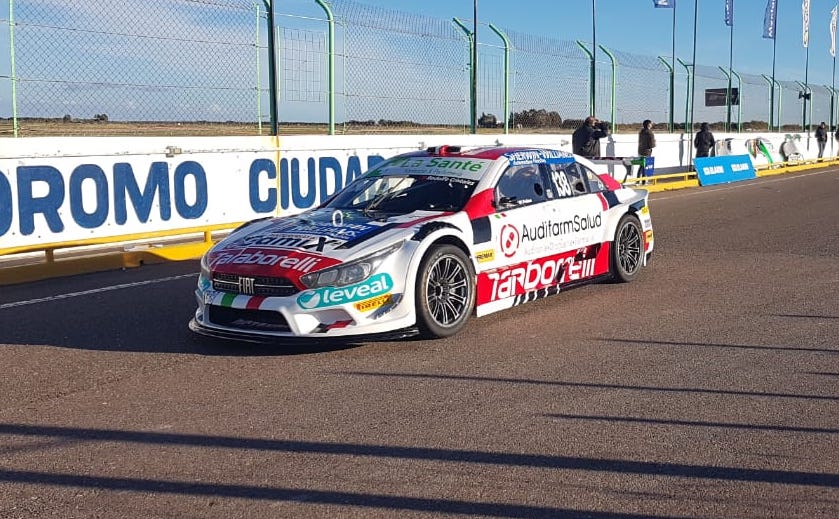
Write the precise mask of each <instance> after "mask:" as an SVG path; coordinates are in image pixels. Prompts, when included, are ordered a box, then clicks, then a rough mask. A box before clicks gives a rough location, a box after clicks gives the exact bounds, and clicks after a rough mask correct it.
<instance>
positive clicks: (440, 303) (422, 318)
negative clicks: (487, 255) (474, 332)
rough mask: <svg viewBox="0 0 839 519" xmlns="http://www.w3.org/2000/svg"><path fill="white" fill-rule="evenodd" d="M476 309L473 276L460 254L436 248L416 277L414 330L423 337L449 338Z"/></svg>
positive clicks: (449, 247)
mask: <svg viewBox="0 0 839 519" xmlns="http://www.w3.org/2000/svg"><path fill="white" fill-rule="evenodd" d="M474 307H475V276H474V275H473V274H472V265H471V264H470V262H469V258H468V257H467V256H466V254H464V252H463V251H462V250H460V249H459V248H457V247H455V246H454V245H435V246H433V247H431V249H430V250H429V251H428V252H427V253H426V254H425V257H423V259H422V262H421V263H420V267H419V271H418V273H417V286H416V309H417V327H418V328H419V331H420V333H421V334H422V335H423V337H426V338H429V339H436V338H440V337H450V336H452V335H454V334H456V333H457V332H458V331H460V329H461V328H463V326H464V325H465V324H466V321H467V320H468V319H469V316H470V315H471V314H472V310H473V309H474Z"/></svg>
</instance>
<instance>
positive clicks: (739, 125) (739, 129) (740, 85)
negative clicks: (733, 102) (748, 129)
mask: <svg viewBox="0 0 839 519" xmlns="http://www.w3.org/2000/svg"><path fill="white" fill-rule="evenodd" d="M731 73H732V74H734V77H736V78H737V91H738V92H739V93H740V94H739V99H738V101H737V133H743V78H741V77H740V74H738V73H737V71H736V70H732V71H731Z"/></svg>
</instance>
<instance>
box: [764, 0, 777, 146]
mask: <svg viewBox="0 0 839 519" xmlns="http://www.w3.org/2000/svg"><path fill="white" fill-rule="evenodd" d="M777 15H778V0H767V1H766V12H765V13H764V15H763V37H764V38H771V39H772V80H771V81H770V82H769V131H775V129H776V128H775V83H776V82H775V56H776V55H777V52H776V51H777V49H778V27H777V24H776V23H775V22H776V21H777ZM780 111H781V110H780V102H779V106H778V112H780ZM777 130H778V131H779V132H780V131H781V117H780V113H779V114H778V126H777Z"/></svg>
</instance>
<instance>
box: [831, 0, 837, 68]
mask: <svg viewBox="0 0 839 519" xmlns="http://www.w3.org/2000/svg"><path fill="white" fill-rule="evenodd" d="M837 9H839V6H833V9H831V10H830V55H831V56H833V57H834V58H835V57H836V11H837Z"/></svg>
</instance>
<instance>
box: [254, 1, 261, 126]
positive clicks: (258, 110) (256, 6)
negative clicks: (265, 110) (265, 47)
mask: <svg viewBox="0 0 839 519" xmlns="http://www.w3.org/2000/svg"><path fill="white" fill-rule="evenodd" d="M253 6H254V9H256V43H255V45H254V47H256V129H257V132H259V135H262V95H261V93H260V91H259V86H260V85H261V84H262V80H261V78H260V76H259V36H260V35H259V26H260V25H261V24H260V23H259V4H258V3H256V2H254V3H253Z"/></svg>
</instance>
